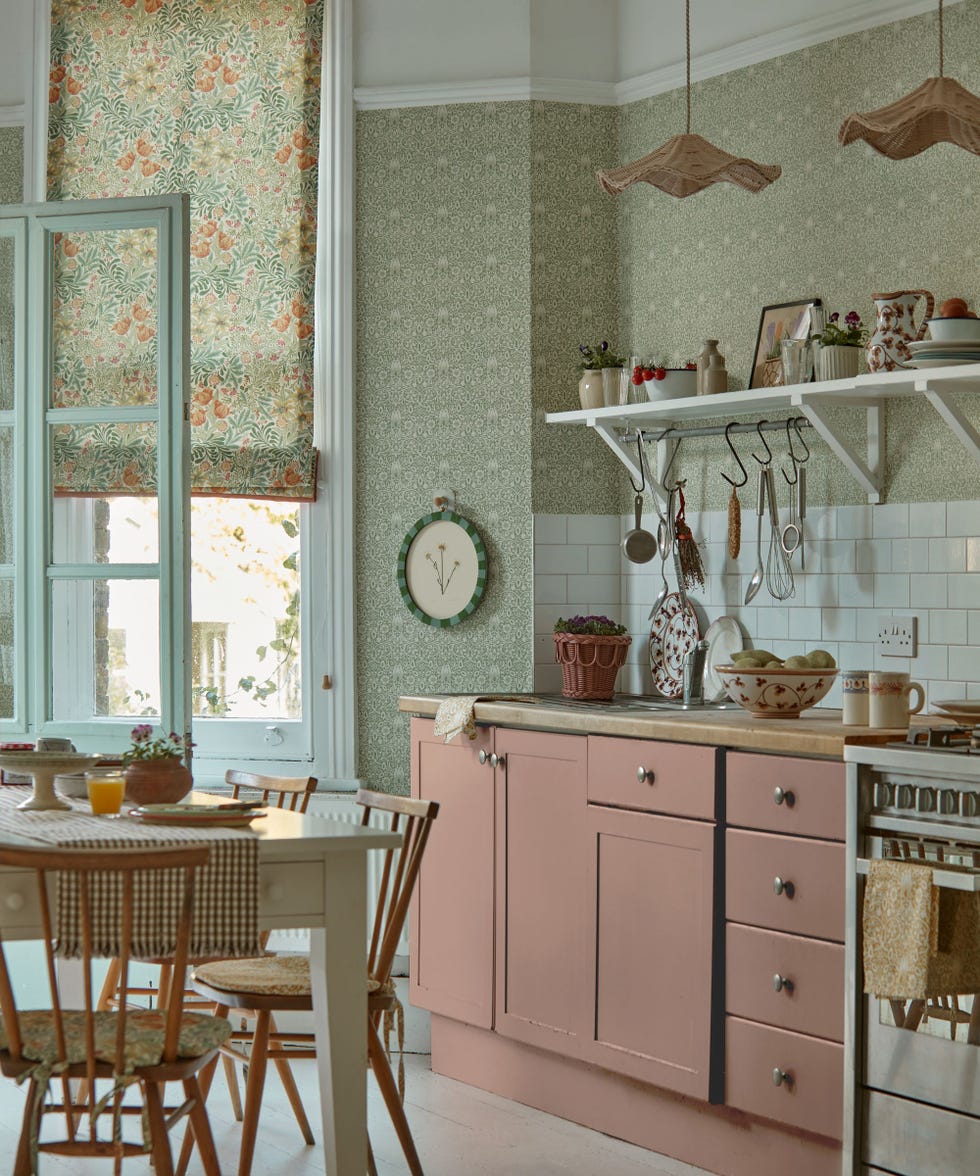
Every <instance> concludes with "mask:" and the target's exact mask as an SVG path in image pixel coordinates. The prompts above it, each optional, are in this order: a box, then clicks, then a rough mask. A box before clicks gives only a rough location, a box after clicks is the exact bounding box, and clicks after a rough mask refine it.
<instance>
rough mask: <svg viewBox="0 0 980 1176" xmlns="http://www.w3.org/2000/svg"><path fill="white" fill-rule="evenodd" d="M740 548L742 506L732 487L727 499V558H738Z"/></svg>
mask: <svg viewBox="0 0 980 1176" xmlns="http://www.w3.org/2000/svg"><path fill="white" fill-rule="evenodd" d="M741 550H742V507H741V504H740V503H739V501H738V492H737V491H736V489H735V487H734V486H733V487H732V496H731V498H729V500H728V558H729V559H738V553H739V552H740V551H741Z"/></svg>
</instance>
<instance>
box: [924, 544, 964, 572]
mask: <svg viewBox="0 0 980 1176" xmlns="http://www.w3.org/2000/svg"><path fill="white" fill-rule="evenodd" d="M929 571H930V572H965V571H966V540H965V539H957V538H953V539H947V538H945V537H944V538H941V539H930V540H929Z"/></svg>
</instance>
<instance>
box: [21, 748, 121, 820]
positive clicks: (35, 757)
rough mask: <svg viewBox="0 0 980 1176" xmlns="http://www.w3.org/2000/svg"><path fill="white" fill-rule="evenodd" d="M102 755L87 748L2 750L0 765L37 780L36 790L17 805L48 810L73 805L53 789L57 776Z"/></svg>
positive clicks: (86, 765)
mask: <svg viewBox="0 0 980 1176" xmlns="http://www.w3.org/2000/svg"><path fill="white" fill-rule="evenodd" d="M101 758H102V757H101V756H100V755H88V754H87V753H86V752H84V751H0V768H2V769H3V770H4V771H5V772H18V773H20V774H21V775H23V776H30V777H31V778H32V779H33V781H34V791H33V793H32V794H31V795H30V796H29V797H28V798H27V800H25V801H23V802H22V803H21V804H19V805H18V806H17V807H18V808H21V809H27V810H29V811H30V812H45V811H47V810H49V809H70V808H71V805H70V804H68V802H67V801H65V800H62V798H61V797H60V796H59V795H58V794H57V793H56V792H55V790H54V778H55V776H57V775H58V774H59V772H78V771H81V770H83V769H85V768H90V767H92V766H93V765H95V764H97V763H98V762H99V760H100V759H101Z"/></svg>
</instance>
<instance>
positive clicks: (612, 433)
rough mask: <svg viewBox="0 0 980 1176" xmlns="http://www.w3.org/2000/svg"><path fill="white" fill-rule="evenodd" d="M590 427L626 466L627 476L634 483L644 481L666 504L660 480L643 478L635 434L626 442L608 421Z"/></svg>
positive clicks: (664, 492)
mask: <svg viewBox="0 0 980 1176" xmlns="http://www.w3.org/2000/svg"><path fill="white" fill-rule="evenodd" d="M592 427H593V428H594V429H595V431H596V432H597V433H598V434H599V436H600V437H601V438H602V439H603V441H605V443H606V444H607V445H608V446H609V448H610V449H611V450H612V451H613V453H615V455H616V456H617V457H618V458H619V460H620V461H621V462H622V463H623V465H624V466H626V469H627V470H628V471H629V476H630V477H631V478H632V479H633V482H634V484H639V483H642V482H644V481H646V483H647V485H648V486H649V488H650V492H651V494H656V495H657V496H658V497H659V498H660V500H661V501H662V502H663V503H664V505H665V506H666V504H667V491H666V490H665V489H664V487H663V485H662V484H661V483H660V482H657V481H651V480H650V479H649V478H644V475H643V471H642V470H641V469H640V465H639V462H638V461H637V456H636V440H635V434H634V439H632V440H630V441H629V442H626V441H622V440H620V437H619V435H618V433H617V431H616V430H617V426H616V425H614V424H612V423H610V422H606V421H595V422H594V423H593V425H592ZM647 464H649V463H647ZM658 472H659V471H658Z"/></svg>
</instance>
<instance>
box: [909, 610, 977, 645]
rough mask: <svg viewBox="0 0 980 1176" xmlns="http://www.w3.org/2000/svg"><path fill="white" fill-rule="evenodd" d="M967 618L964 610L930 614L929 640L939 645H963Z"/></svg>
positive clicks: (941, 611)
mask: <svg viewBox="0 0 980 1176" xmlns="http://www.w3.org/2000/svg"><path fill="white" fill-rule="evenodd" d="M968 616H969V614H968V613H967V612H966V610H965V609H961V608H943V609H937V610H936V611H935V612H930V614H929V640H930V641H935V642H937V643H938V644H941V645H965V644H966V634H967V624H966V621H967V617H968ZM920 624H921V618H920ZM920 636H921V633H920ZM978 637H980V634H978Z"/></svg>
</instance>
